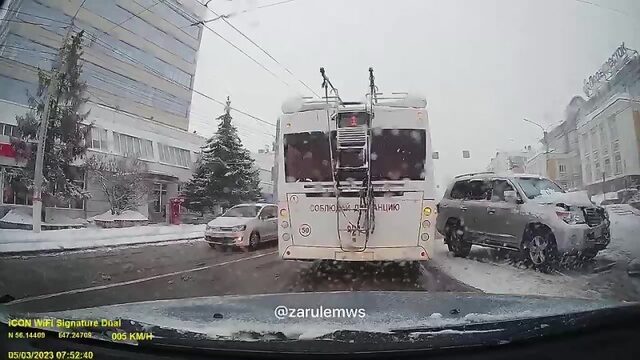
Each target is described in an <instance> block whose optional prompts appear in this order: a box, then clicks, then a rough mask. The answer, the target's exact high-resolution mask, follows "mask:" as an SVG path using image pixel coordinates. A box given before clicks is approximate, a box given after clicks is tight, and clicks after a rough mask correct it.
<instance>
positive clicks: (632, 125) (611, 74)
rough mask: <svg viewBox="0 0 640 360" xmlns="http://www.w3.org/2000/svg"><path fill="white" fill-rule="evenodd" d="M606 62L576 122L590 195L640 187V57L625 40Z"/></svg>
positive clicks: (591, 84)
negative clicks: (628, 46)
mask: <svg viewBox="0 0 640 360" xmlns="http://www.w3.org/2000/svg"><path fill="white" fill-rule="evenodd" d="M605 66H606V69H609V70H608V71H607V70H606V69H605V70H601V71H599V72H598V73H597V74H596V75H597V77H596V79H599V80H598V81H594V80H593V78H594V77H591V78H590V79H589V83H587V84H586V85H585V89H587V85H589V89H588V90H590V91H588V92H587V94H588V95H589V96H590V97H589V99H588V100H587V101H586V102H585V104H583V106H582V109H581V111H580V112H581V116H580V118H579V120H578V123H577V133H578V141H579V147H580V154H581V162H582V165H583V166H582V177H583V179H584V184H585V187H586V189H587V191H588V192H589V193H590V194H598V193H603V192H604V193H607V192H613V191H618V190H621V189H626V188H630V187H634V188H637V187H638V186H640V57H639V56H638V53H637V52H636V51H633V50H630V49H627V48H625V47H624V44H623V45H621V47H619V48H618V49H617V50H616V52H615V53H614V55H612V57H611V58H610V59H609V60H608V61H607V63H606V64H605ZM596 75H594V76H596Z"/></svg>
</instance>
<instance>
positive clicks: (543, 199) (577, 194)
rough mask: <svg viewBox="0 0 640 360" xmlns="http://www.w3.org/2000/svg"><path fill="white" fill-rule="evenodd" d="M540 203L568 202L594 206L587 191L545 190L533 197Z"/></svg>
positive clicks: (567, 203)
mask: <svg viewBox="0 0 640 360" xmlns="http://www.w3.org/2000/svg"><path fill="white" fill-rule="evenodd" d="M533 201H535V202H537V203H539V204H560V203H562V204H566V205H573V206H593V203H592V202H591V200H590V199H589V196H588V195H587V192H586V191H574V192H568V193H563V192H557V191H545V192H542V194H540V195H538V196H536V197H535V198H533Z"/></svg>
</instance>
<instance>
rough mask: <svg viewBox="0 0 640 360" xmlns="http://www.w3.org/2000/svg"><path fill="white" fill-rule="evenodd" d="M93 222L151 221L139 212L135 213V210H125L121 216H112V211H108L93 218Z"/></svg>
mask: <svg viewBox="0 0 640 360" xmlns="http://www.w3.org/2000/svg"><path fill="white" fill-rule="evenodd" d="M92 219H93V220H97V221H116V220H118V221H145V220H149V219H148V218H147V217H146V216H144V215H142V214H141V213H139V212H137V211H133V210H125V211H123V212H121V213H120V214H119V215H118V214H111V210H108V211H107V212H105V213H103V214H100V215H96V216H94V217H93V218H92Z"/></svg>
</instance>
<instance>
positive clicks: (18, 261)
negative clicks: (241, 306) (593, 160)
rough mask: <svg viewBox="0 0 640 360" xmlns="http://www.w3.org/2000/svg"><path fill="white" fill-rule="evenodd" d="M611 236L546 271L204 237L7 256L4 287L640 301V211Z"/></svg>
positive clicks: (23, 290) (70, 301)
mask: <svg viewBox="0 0 640 360" xmlns="http://www.w3.org/2000/svg"><path fill="white" fill-rule="evenodd" d="M608 212H609V214H610V219H611V223H612V231H611V232H612V241H611V244H610V245H609V247H608V248H607V249H606V250H604V251H602V252H601V253H600V254H598V256H597V257H596V259H595V260H594V261H592V262H590V263H587V264H584V265H581V266H573V267H561V268H560V269H559V270H558V271H556V272H555V273H552V274H543V273H540V272H537V271H534V270H532V269H529V268H526V267H524V266H523V265H521V264H519V262H518V261H515V260H514V259H515V258H514V257H513V256H511V254H510V253H504V252H499V251H496V250H491V249H486V248H481V247H476V246H474V247H473V248H472V250H471V254H470V256H469V257H468V258H466V259H462V258H455V257H453V256H452V255H451V254H450V253H449V252H448V251H447V249H446V247H445V245H444V243H443V241H442V239H441V238H436V239H434V240H435V241H434V242H433V243H432V245H433V248H432V249H431V252H430V255H431V257H432V260H430V261H427V262H424V263H422V267H421V270H420V272H418V273H416V272H413V273H412V272H411V271H407V269H406V268H402V267H400V266H398V265H392V266H380V265H373V264H360V263H358V264H344V265H343V266H341V267H336V266H326V264H320V263H307V262H300V263H299V262H284V261H281V260H280V259H279V258H278V257H277V254H276V249H275V248H274V247H263V248H261V249H259V250H257V251H254V252H248V253H245V252H242V251H226V252H220V251H216V250H213V249H211V248H210V247H209V246H207V244H206V243H204V242H203V241H202V240H188V241H181V242H177V243H160V244H146V245H137V246H135V247H128V248H107V249H95V250H87V251H80V252H75V253H62V254H50V255H39V256H23V257H18V256H12V257H7V256H5V257H4V258H2V259H0V296H2V295H7V294H8V295H10V296H11V297H13V298H15V299H16V301H14V302H13V303H12V304H10V308H13V309H16V310H63V309H72V308H80V307H89V306H98V305H106V304H116V303H123V302H134V301H144V300H153V299H171V298H185V297H195V296H207V295H228V294H261V293H282V292H300V291H337V290H417V291H483V292H487V293H498V294H530V295H546V296H561V297H578V298H589V299H616V300H626V301H640V278H639V277H637V276H636V277H633V276H630V275H629V274H628V268H629V264H630V263H631V261H632V260H634V259H638V258H640V236H638V233H640V231H639V230H640V212H638V211H637V210H635V209H633V208H631V207H629V206H626V205H614V206H611V207H608Z"/></svg>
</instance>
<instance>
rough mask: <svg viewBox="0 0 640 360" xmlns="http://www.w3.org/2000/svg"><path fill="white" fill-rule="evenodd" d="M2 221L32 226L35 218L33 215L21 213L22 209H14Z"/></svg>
mask: <svg viewBox="0 0 640 360" xmlns="http://www.w3.org/2000/svg"><path fill="white" fill-rule="evenodd" d="M0 221H2V222H6V223H12V224H23V225H31V224H32V223H33V218H32V217H31V215H28V214H26V213H24V212H22V211H20V209H13V210H11V211H9V212H8V213H7V214H6V215H5V216H4V217H3V218H2V219H0Z"/></svg>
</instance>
